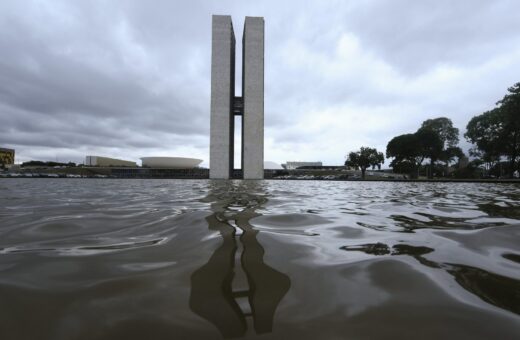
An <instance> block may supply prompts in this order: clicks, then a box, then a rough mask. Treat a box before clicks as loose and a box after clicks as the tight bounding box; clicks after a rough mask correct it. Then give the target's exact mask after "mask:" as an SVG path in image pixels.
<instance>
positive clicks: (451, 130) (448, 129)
mask: <svg viewBox="0 0 520 340" xmlns="http://www.w3.org/2000/svg"><path fill="white" fill-rule="evenodd" d="M417 133H419V136H420V137H421V139H422V143H423V144H425V146H426V149H425V150H426V152H427V155H426V158H429V159H430V171H429V174H428V177H429V178H433V168H434V163H435V162H436V161H437V160H439V159H442V158H443V156H446V150H448V148H454V147H455V146H456V145H457V144H458V143H459V129H457V128H456V127H453V123H452V121H451V119H449V118H446V117H439V118H435V119H427V120H425V121H424V122H423V123H422V125H421V127H420V128H419V130H418V131H417ZM433 135H436V136H433ZM446 166H448V163H447V164H446Z"/></svg>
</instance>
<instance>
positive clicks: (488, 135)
mask: <svg viewBox="0 0 520 340" xmlns="http://www.w3.org/2000/svg"><path fill="white" fill-rule="evenodd" d="M502 120H503V118H502V113H501V112H500V109H498V108H495V109H493V110H491V111H486V112H484V113H482V114H481V115H478V116H475V117H473V118H472V119H471V120H470V121H469V123H468V125H467V126H466V133H465V134H464V137H465V138H466V140H468V142H470V143H472V144H474V145H475V147H474V148H472V149H470V155H471V156H473V157H478V158H480V159H481V160H482V161H483V163H484V164H485V167H486V169H487V170H488V171H489V169H491V168H492V167H493V166H494V165H495V164H496V163H497V162H498V161H499V160H500V155H501V154H502V153H503V141H502V139H503V133H502Z"/></svg>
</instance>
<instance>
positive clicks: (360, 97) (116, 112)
mask: <svg viewBox="0 0 520 340" xmlns="http://www.w3.org/2000/svg"><path fill="white" fill-rule="evenodd" d="M519 13H520V1H517V0H510V1H508V0H489V1H484V0H482V1H478V0H466V1H464V0H458V1H453V0H435V1H434V0H431V1H416V0H407V1H404V0H401V1H399V0H373V1H324V0H320V1H312V2H311V1H302V0H298V1H243V0H242V1H222V0H220V1H210V0H207V1H194V0H190V1H169V0H164V1H141V0H134V1H126V0H121V1H94V0H89V1H70V0H64V1H59V0H52V1H28V0H24V1H20V0H13V1H10V0H2V1H0V51H1V54H0V147H11V148H15V149H16V153H17V162H23V161H27V160H30V159H35V160H59V161H69V160H70V161H74V162H83V161H84V157H85V155H101V156H108V157H120V158H126V159H132V160H136V161H138V159H139V157H144V156H187V157H197V158H201V159H204V163H203V165H205V166H208V160H209V104H210V99H209V96H210V66H211V15H212V14H229V15H232V17H233V24H234V28H235V32H236V34H237V37H236V40H237V51H240V50H241V48H242V47H241V40H242V29H243V22H244V17H245V16H246V15H247V16H263V17H264V18H265V34H266V36H265V58H266V59H265V159H266V160H270V161H275V162H278V163H283V162H285V161H288V160H290V161H296V160H300V161H315V160H321V161H323V162H324V163H326V164H342V163H343V162H344V159H345V155H346V154H347V153H348V152H349V151H353V150H356V149H358V148H359V147H361V146H372V147H376V148H377V149H378V150H380V151H383V152H384V151H385V149H386V144H387V143H388V141H389V140H390V139H391V138H392V137H394V136H396V135H399V134H403V133H412V132H415V130H417V128H418V127H419V126H420V124H421V122H422V121H424V120H425V119H428V118H435V117H441V116H445V117H449V118H450V119H452V121H453V123H454V124H455V126H456V127H458V128H459V129H460V130H461V146H463V148H465V149H467V147H468V144H467V143H466V142H463V141H464V138H463V137H462V134H463V133H464V131H465V127H466V124H467V122H468V121H469V119H470V118H471V117H473V116H475V115H477V114H480V113H482V112H483V111H485V110H489V109H491V108H493V107H494V105H495V102H496V101H497V100H499V99H501V98H502V96H503V95H504V94H505V93H506V90H507V87H509V86H511V85H513V84H514V83H516V82H519V81H520V19H519V18H520V17H519ZM240 57H241V56H240V53H237V59H240ZM237 70H240V64H238V67H237ZM239 77H240V74H237V78H239ZM240 86H241V85H240V79H238V82H237V89H238V91H239V89H240ZM237 94H239V92H238V93H237Z"/></svg>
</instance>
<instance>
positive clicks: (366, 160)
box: [345, 83, 520, 178]
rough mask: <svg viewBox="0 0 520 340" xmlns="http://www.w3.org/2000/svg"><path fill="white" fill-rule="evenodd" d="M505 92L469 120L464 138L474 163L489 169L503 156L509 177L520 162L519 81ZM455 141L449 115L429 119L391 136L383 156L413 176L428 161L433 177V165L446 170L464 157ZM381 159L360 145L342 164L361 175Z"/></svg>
mask: <svg viewBox="0 0 520 340" xmlns="http://www.w3.org/2000/svg"><path fill="white" fill-rule="evenodd" d="M508 92H509V93H508V94H506V95H505V96H504V98H503V99H502V100H500V101H499V102H497V107H496V108H494V109H493V110H491V111H486V112H484V113H482V114H481V115H478V116H476V117H473V118H472V119H471V121H470V122H469V123H468V125H467V127H466V133H465V134H464V137H465V138H466V139H467V140H468V141H469V142H471V143H472V144H473V145H474V147H473V148H471V149H470V156H472V157H473V158H474V160H473V162H472V165H473V166H474V165H475V164H477V165H478V164H481V163H483V164H485V165H486V168H488V169H490V168H493V167H494V166H496V165H497V164H499V163H500V162H501V161H502V160H504V159H506V160H507V162H508V164H509V175H510V176H511V177H512V176H513V174H514V173H515V171H518V170H519V163H520V162H519V161H520V159H519V158H520V83H517V84H515V85H514V86H513V87H510V88H509V89H508ZM458 143H459V129H457V128H456V127H454V126H453V123H452V121H451V120H450V119H449V118H446V117H439V118H435V119H428V120H426V121H424V122H423V123H422V125H421V127H420V128H419V129H418V130H417V131H416V132H415V133H409V134H403V135H400V136H397V137H394V138H392V140H390V142H389V143H388V145H387V147H386V157H387V158H392V161H391V163H390V167H392V168H393V170H394V172H399V173H406V174H409V175H410V177H412V178H416V177H417V176H418V174H419V169H420V167H421V166H422V164H423V162H425V161H427V160H428V161H429V162H428V166H429V171H428V177H429V178H432V177H433V175H434V168H435V167H436V166H437V167H438V166H439V165H442V167H444V168H446V173H448V171H447V170H448V168H449V166H450V164H452V163H453V162H454V161H459V160H460V159H461V158H462V157H464V153H463V151H462V150H461V149H460V147H458ZM383 162H384V155H383V153H381V152H379V151H377V150H376V149H375V148H368V147H362V148H361V149H360V150H359V151H355V152H351V153H349V155H348V157H347V160H346V161H345V165H347V166H350V167H354V168H356V169H361V172H362V177H363V178H364V177H365V170H366V169H367V168H369V167H372V168H375V167H379V168H380V167H381V164H382V163H383Z"/></svg>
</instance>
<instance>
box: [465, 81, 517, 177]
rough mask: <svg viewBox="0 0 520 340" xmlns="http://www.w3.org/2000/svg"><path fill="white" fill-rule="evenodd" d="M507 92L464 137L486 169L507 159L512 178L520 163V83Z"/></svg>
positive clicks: (470, 123)
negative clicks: (471, 144)
mask: <svg viewBox="0 0 520 340" xmlns="http://www.w3.org/2000/svg"><path fill="white" fill-rule="evenodd" d="M507 90H508V92H509V93H508V94H506V95H505V96H504V98H502V100H500V101H498V102H497V107H495V108H494V109H492V110H490V111H486V112H484V113H482V114H481V115H478V116H476V117H473V118H472V119H471V120H470V122H469V123H468V126H467V131H466V133H465V134H464V137H465V138H466V139H467V140H468V141H469V142H471V143H473V145H474V147H473V148H471V149H470V150H469V153H470V155H471V156H473V157H477V158H479V159H481V160H482V162H483V163H484V164H485V165H486V168H488V169H491V168H493V167H494V166H495V165H497V164H498V163H499V162H500V161H501V160H503V159H505V160H507V163H508V164H509V175H510V176H513V173H514V172H515V171H518V170H519V160H520V159H519V158H520V83H516V84H515V85H514V86H512V87H510V88H508V89H507Z"/></svg>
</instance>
